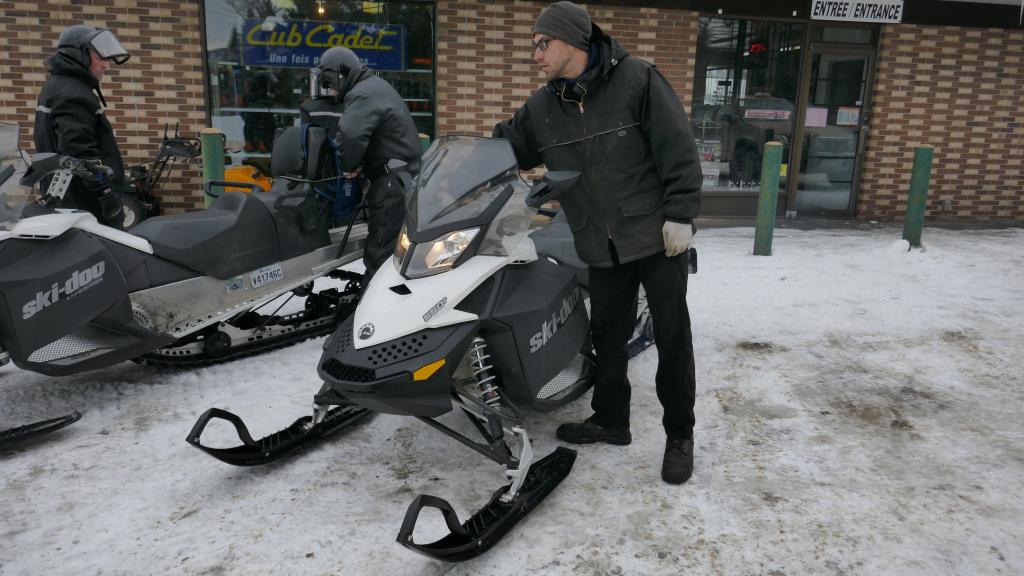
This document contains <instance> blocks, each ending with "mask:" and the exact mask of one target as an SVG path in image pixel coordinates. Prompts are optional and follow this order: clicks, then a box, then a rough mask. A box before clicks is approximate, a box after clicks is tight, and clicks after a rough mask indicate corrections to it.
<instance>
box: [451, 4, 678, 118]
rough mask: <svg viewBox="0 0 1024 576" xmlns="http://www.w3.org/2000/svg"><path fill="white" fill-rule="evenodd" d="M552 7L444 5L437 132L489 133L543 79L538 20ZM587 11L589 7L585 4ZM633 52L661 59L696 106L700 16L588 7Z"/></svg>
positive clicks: (667, 73) (664, 70)
mask: <svg viewBox="0 0 1024 576" xmlns="http://www.w3.org/2000/svg"><path fill="white" fill-rule="evenodd" d="M548 4H549V2H547V1H543V2H527V1H524V0H515V1H502V2H484V1H469V2H451V1H446V0H440V1H439V2H438V6H437V28H438V29H437V131H438V134H439V135H444V134H452V133H471V134H482V135H490V133H491V128H492V127H493V126H494V124H495V123H497V122H498V121H500V120H504V119H506V118H508V117H510V116H511V115H512V113H513V112H515V110H516V109H518V108H519V106H521V105H522V104H523V103H524V102H525V101H526V99H527V98H528V97H529V96H530V94H532V93H533V91H534V90H536V89H537V88H539V87H540V86H542V85H543V84H544V75H543V74H542V73H541V72H540V70H539V69H538V68H537V65H536V63H535V62H534V61H533V58H532V56H533V51H532V47H531V43H532V40H533V23H534V21H535V20H536V19H537V15H538V14H540V11H541V9H542V8H544V7H545V6H547V5H548ZM584 6H586V4H584ZM588 11H589V12H590V16H591V18H592V19H593V20H594V22H595V23H597V25H598V26H600V27H601V29H602V30H604V31H605V32H606V33H608V34H609V35H610V36H612V37H613V38H615V39H616V40H617V41H619V42H620V43H621V44H622V45H623V46H625V48H626V50H628V51H629V53H630V54H632V55H634V56H638V57H640V58H644V59H645V60H649V61H651V62H654V63H655V64H656V65H657V66H658V68H659V69H660V70H661V73H662V74H664V75H665V76H666V77H667V78H668V80H669V82H671V83H672V86H673V87H674V88H675V90H676V93H677V94H679V96H680V99H681V100H682V101H683V102H684V104H685V105H686V108H687V111H689V109H690V100H691V94H692V92H693V68H694V61H695V60H694V59H695V54H696V50H697V20H698V19H697V13H696V12H690V11H685V10H668V9H654V8H622V7H607V6H594V5H591V6H588Z"/></svg>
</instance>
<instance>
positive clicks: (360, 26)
mask: <svg viewBox="0 0 1024 576" xmlns="http://www.w3.org/2000/svg"><path fill="white" fill-rule="evenodd" d="M205 5H206V43H207V54H208V57H209V71H210V77H209V79H208V81H209V88H210V108H211V116H212V120H213V126H214V127H216V128H219V129H220V130H222V131H223V132H224V134H225V137H226V146H227V149H228V151H229V154H230V155H231V156H232V157H233V158H234V159H235V160H236V161H241V160H243V159H249V160H250V162H251V161H252V160H254V159H260V158H263V159H269V156H270V151H271V146H272V144H273V140H274V134H275V133H276V132H277V131H278V130H279V129H281V128H284V127H287V126H292V125H294V124H297V123H298V121H299V104H301V103H302V101H304V100H305V99H306V98H307V97H308V96H309V93H310V88H309V86H310V69H311V68H312V67H313V66H314V65H316V63H317V62H318V60H319V57H320V54H322V53H323V52H324V51H325V50H327V48H329V47H331V46H336V45H341V46H346V47H348V48H352V49H353V50H354V51H355V52H356V54H358V55H359V57H360V58H363V59H364V60H365V61H366V62H367V64H368V65H369V67H370V69H372V70H374V71H375V72H377V73H378V74H379V75H380V76H381V77H382V78H384V79H385V80H387V81H388V82H390V83H391V85H392V86H394V87H395V89H396V90H397V91H398V93H399V94H401V95H402V98H403V99H404V100H405V102H406V104H407V105H408V106H409V110H410V112H411V113H412V115H413V119H414V120H415V122H416V127H417V129H418V130H419V131H420V132H421V133H424V134H426V135H428V136H430V137H433V136H434V46H435V39H434V29H435V24H434V23H435V18H434V3H433V2H424V1H403V2H398V1H383V2H370V1H349V0H206V2H205Z"/></svg>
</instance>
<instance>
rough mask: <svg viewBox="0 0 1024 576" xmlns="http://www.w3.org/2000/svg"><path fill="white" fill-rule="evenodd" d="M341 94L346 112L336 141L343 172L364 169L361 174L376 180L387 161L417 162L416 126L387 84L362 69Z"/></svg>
mask: <svg viewBox="0 0 1024 576" xmlns="http://www.w3.org/2000/svg"><path fill="white" fill-rule="evenodd" d="M342 91H343V92H344V94H345V96H344V102H345V106H344V110H345V112H344V114H343V116H342V117H341V121H340V123H339V124H338V128H339V130H340V133H339V134H338V138H337V140H336V142H337V143H338V150H339V152H340V153H341V168H342V170H344V171H345V172H351V171H353V170H355V169H356V168H358V167H359V166H363V171H364V173H366V174H368V175H369V176H371V177H375V176H376V175H377V174H378V173H379V172H380V171H381V170H383V167H384V165H385V164H387V162H388V160H402V161H405V162H413V161H414V160H418V159H419V157H420V155H421V154H422V149H421V148H420V139H419V135H418V133H417V131H416V124H414V123H413V120H412V115H411V114H409V107H408V106H406V105H405V102H403V101H402V97H401V96H399V95H398V92H396V91H395V89H394V88H392V87H391V85H390V84H388V83H387V81H385V80H383V79H381V78H378V77H377V76H376V75H375V74H374V73H373V72H370V71H369V70H366V69H363V70H361V71H359V72H353V73H350V74H349V75H348V76H347V77H346V79H345V87H344V89H343V90H342Z"/></svg>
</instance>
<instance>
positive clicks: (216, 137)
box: [199, 128, 224, 208]
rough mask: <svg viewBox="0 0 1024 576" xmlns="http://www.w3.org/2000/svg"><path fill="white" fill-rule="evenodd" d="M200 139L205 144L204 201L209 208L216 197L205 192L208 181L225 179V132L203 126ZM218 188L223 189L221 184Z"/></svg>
mask: <svg viewBox="0 0 1024 576" xmlns="http://www.w3.org/2000/svg"><path fill="white" fill-rule="evenodd" d="M199 140H200V142H202V145H203V190H204V192H203V203H204V204H205V205H206V207H207V208H209V207H210V204H213V201H214V200H215V199H216V198H215V197H214V196H210V195H209V194H207V193H206V192H205V190H206V183H207V182H209V181H211V180H223V179H224V133H223V132H221V131H220V130H218V129H216V128H203V129H202V131H201V132H200V133H199ZM216 188H217V189H218V190H220V191H223V188H222V187H220V186H216Z"/></svg>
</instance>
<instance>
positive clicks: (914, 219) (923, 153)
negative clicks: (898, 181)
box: [903, 146, 933, 248]
mask: <svg viewBox="0 0 1024 576" xmlns="http://www.w3.org/2000/svg"><path fill="white" fill-rule="evenodd" d="M932 153H933V149H932V147H931V146H919V147H917V148H914V169H913V171H912V172H911V174H910V192H909V193H908V194H907V214H906V216H904V218H903V239H904V240H906V241H908V242H910V247H911V248H920V247H921V228H922V227H924V206H925V202H926V201H927V200H928V182H929V181H930V180H931V178H932Z"/></svg>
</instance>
